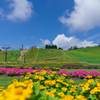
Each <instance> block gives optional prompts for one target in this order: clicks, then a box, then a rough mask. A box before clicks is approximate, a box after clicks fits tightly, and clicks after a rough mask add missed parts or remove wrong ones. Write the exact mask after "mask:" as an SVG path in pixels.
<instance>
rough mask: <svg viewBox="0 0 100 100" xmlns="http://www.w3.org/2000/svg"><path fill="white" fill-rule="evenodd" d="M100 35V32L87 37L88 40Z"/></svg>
mask: <svg viewBox="0 0 100 100" xmlns="http://www.w3.org/2000/svg"><path fill="white" fill-rule="evenodd" d="M99 36H100V33H99V34H96V35H93V36H91V37H89V38H87V39H86V40H92V39H94V38H96V37H99Z"/></svg>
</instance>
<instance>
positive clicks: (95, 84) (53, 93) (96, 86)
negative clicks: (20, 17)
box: [0, 70, 100, 100]
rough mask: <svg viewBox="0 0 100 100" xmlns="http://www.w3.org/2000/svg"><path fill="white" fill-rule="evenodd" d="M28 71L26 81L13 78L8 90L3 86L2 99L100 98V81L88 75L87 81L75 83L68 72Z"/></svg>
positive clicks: (62, 99)
mask: <svg viewBox="0 0 100 100" xmlns="http://www.w3.org/2000/svg"><path fill="white" fill-rule="evenodd" d="M33 73H35V74H31V73H30V72H28V73H27V75H26V76H25V79H24V82H21V81H20V80H19V81H18V80H13V83H12V84H10V85H9V86H8V87H7V89H6V90H4V89H3V87H1V89H0V91H1V92H0V100H100V82H99V81H98V79H96V78H95V79H92V76H90V75H88V76H87V78H90V79H88V80H87V79H85V80H86V82H85V83H82V84H79V85H75V84H74V81H73V80H67V79H66V77H67V75H66V74H63V75H59V74H58V73H56V72H54V71H49V72H48V71H44V70H41V72H37V70H34V71H33Z"/></svg>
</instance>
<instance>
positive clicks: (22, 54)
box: [17, 50, 28, 60]
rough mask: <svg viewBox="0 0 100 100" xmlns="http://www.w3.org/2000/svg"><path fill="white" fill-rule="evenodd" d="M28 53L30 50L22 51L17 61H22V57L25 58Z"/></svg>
mask: <svg viewBox="0 0 100 100" xmlns="http://www.w3.org/2000/svg"><path fill="white" fill-rule="evenodd" d="M27 51H28V50H22V51H21V52H20V53H21V55H20V57H19V58H18V59H17V60H21V59H22V57H23V56H24V53H27Z"/></svg>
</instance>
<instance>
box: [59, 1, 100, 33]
mask: <svg viewBox="0 0 100 100" xmlns="http://www.w3.org/2000/svg"><path fill="white" fill-rule="evenodd" d="M74 3H75V5H74V11H72V12H71V14H67V15H68V16H69V18H66V17H65V15H63V16H61V17H59V21H60V22H61V23H63V24H64V25H67V26H68V27H69V30H70V31H71V32H74V31H88V30H90V29H93V28H94V27H96V26H99V27H100V10H99V9H100V0H74ZM65 14H66V13H65Z"/></svg>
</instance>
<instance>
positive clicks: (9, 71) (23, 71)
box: [0, 68, 100, 78]
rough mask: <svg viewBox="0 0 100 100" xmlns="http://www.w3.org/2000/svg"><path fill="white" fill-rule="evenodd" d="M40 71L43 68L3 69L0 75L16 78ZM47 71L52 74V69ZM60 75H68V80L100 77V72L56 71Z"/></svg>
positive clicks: (0, 70)
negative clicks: (16, 76)
mask: <svg viewBox="0 0 100 100" xmlns="http://www.w3.org/2000/svg"><path fill="white" fill-rule="evenodd" d="M34 70H35V71H39V72H41V70H42V68H39V69H20V68H1V69H0V74H6V75H10V76H15V75H25V74H26V73H27V72H30V73H33V71H34ZM45 71H48V72H49V73H50V69H47V70H45ZM56 72H57V73H58V74H59V75H63V74H66V75H67V78H70V77H77V78H86V76H87V75H92V76H93V78H95V77H97V76H100V72H95V71H88V72H87V71H73V72H69V71H67V70H62V71H56Z"/></svg>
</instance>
